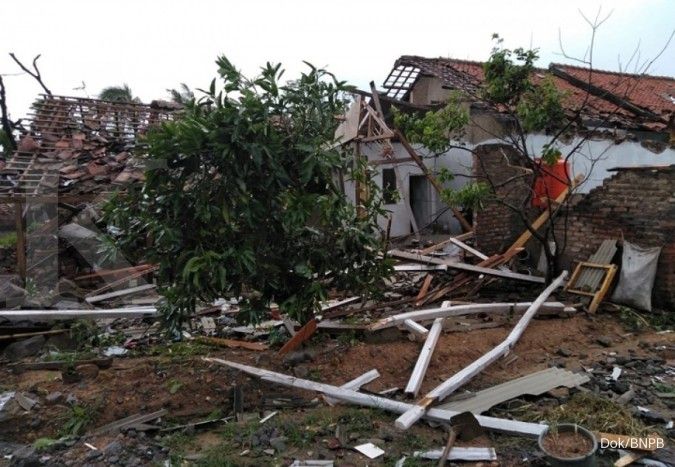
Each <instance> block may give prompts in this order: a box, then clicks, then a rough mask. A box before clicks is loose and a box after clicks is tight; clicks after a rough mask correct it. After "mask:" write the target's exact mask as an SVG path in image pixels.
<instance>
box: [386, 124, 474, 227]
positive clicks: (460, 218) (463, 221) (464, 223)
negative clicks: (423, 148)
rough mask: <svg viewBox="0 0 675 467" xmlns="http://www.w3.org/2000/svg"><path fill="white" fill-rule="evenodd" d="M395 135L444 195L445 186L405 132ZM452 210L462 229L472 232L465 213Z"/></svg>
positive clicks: (396, 132)
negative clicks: (404, 134) (406, 136)
mask: <svg viewBox="0 0 675 467" xmlns="http://www.w3.org/2000/svg"><path fill="white" fill-rule="evenodd" d="M394 133H395V135H396V136H397V137H398V140H399V142H400V143H401V146H403V148H404V149H405V150H406V151H407V153H408V154H410V157H412V158H413V160H414V161H415V163H416V164H417V165H418V167H419V168H420V169H421V170H422V173H423V174H424V175H425V176H426V177H427V179H428V180H429V181H430V182H431V185H432V186H433V187H434V188H435V189H436V192H438V194H439V195H442V193H443V186H442V185H441V183H440V182H439V181H438V180H437V179H436V177H434V176H433V174H432V173H431V171H430V170H429V168H428V167H427V166H426V164H425V163H424V161H423V160H422V158H421V157H420V156H419V155H418V154H417V152H416V151H415V149H414V148H413V147H412V146H411V145H410V143H409V142H408V140H407V139H406V138H405V136H403V133H401V132H400V131H398V130H395V131H394ZM450 210H451V211H452V215H453V216H455V219H457V221H458V222H459V224H460V225H461V226H462V230H464V232H471V230H472V229H473V227H472V226H471V224H469V222H468V221H467V220H466V218H465V217H464V215H463V214H462V213H461V212H459V210H458V209H457V208H455V207H454V206H450Z"/></svg>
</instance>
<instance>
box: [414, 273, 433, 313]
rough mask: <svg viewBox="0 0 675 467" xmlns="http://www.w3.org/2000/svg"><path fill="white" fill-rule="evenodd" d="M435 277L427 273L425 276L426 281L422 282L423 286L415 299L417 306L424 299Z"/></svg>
mask: <svg viewBox="0 0 675 467" xmlns="http://www.w3.org/2000/svg"><path fill="white" fill-rule="evenodd" d="M433 278H434V276H433V275H432V274H427V275H426V277H425V278H424V283H423V284H422V287H421V288H420V291H419V293H418V294H417V298H416V299H415V300H416V301H415V306H419V305H420V304H421V302H422V299H423V298H424V297H425V296H426V294H427V292H428V291H429V287H430V286H431V281H432V279H433Z"/></svg>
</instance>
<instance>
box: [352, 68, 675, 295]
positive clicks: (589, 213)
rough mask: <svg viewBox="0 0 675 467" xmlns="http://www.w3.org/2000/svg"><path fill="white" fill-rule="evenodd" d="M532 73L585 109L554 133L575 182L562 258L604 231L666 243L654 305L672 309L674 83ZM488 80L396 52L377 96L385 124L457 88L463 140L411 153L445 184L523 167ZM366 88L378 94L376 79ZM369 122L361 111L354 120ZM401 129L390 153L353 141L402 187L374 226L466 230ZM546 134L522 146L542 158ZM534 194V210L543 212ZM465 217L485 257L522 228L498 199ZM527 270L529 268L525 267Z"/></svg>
mask: <svg viewBox="0 0 675 467" xmlns="http://www.w3.org/2000/svg"><path fill="white" fill-rule="evenodd" d="M534 79H535V80H543V79H548V80H551V82H552V83H553V84H554V86H555V87H556V89H558V90H559V91H562V92H563V93H564V94H563V95H564V99H563V106H564V108H565V111H566V112H567V113H569V114H571V113H573V112H574V111H575V110H576V109H582V112H581V113H580V114H579V115H577V122H576V128H575V130H574V133H571V134H566V135H565V137H564V138H561V139H560V140H558V144H559V146H560V150H561V152H562V153H563V154H568V153H573V154H572V156H571V157H570V159H569V161H568V165H567V167H566V169H565V168H563V169H562V170H563V173H564V171H565V170H566V171H567V173H568V174H569V178H570V179H574V178H575V177H579V178H578V180H581V183H580V184H579V185H578V186H577V187H576V188H575V190H574V195H573V197H572V199H571V201H572V203H571V207H570V208H569V211H568V212H567V215H565V216H561V217H563V218H564V221H565V222H569V224H567V226H568V228H567V229H566V230H567V232H569V235H568V236H567V238H565V242H566V246H567V248H566V250H565V252H564V255H563V257H562V260H563V266H564V267H570V265H571V263H572V262H573V261H577V260H579V259H580V258H582V259H586V258H588V256H589V255H591V254H592V253H593V252H595V251H596V250H597V249H598V247H599V246H600V245H601V243H602V242H603V240H605V239H607V238H615V239H622V238H623V239H626V240H628V241H631V242H635V243H637V244H638V245H641V246H644V247H662V248H663V249H662V254H661V256H660V259H659V268H658V271H659V273H658V274H657V279H656V286H655V296H656V301H657V302H658V303H660V304H661V305H663V306H669V305H672V304H673V303H675V287H674V286H673V284H674V281H675V276H674V275H673V268H672V265H673V264H675V253H674V252H673V251H674V249H675V246H674V242H673V221H672V219H673V218H674V215H675V207H674V203H673V200H672V187H673V186H674V182H675V181H674V177H673V164H675V145H674V143H675V123H674V122H675V113H674V111H675V79H673V78H670V77H659V76H649V75H628V74H622V73H615V72H607V71H598V70H593V72H592V74H591V75H590V81H589V73H588V69H585V68H579V67H575V66H570V65H561V64H551V65H550V66H549V68H548V69H540V70H538V72H537V73H536V75H535V76H534ZM483 80H484V71H483V64H482V63H480V62H473V61H465V60H454V59H448V58H424V57H418V56H402V57H400V58H399V59H398V60H397V61H396V63H395V64H394V67H393V69H392V70H391V72H390V73H389V76H388V77H387V78H386V79H385V81H384V83H383V86H382V87H383V88H384V91H380V92H378V93H377V94H376V96H377V100H378V101H379V102H378V105H379V106H380V107H381V109H382V111H383V116H384V117H385V119H386V120H389V119H390V118H391V116H392V114H391V107H392V106H395V107H397V108H398V109H399V110H401V111H403V112H426V111H428V110H434V109H439V108H441V107H442V106H444V105H445V104H446V103H447V102H448V101H449V100H450V99H452V98H453V96H457V95H460V96H462V97H461V99H462V101H461V103H462V105H464V106H465V107H466V109H467V110H468V113H469V124H468V125H467V127H466V129H465V132H464V134H463V137H462V140H461V141H457V144H456V145H454V146H453V148H452V149H450V150H449V151H448V152H445V153H443V154H441V155H437V154H431V152H430V151H428V150H426V149H425V148H423V147H415V148H414V149H413V152H417V153H418V154H419V156H420V157H421V158H423V159H424V162H423V164H424V166H426V167H427V168H428V171H429V173H431V174H434V175H438V174H439V173H440V172H441V171H443V170H447V171H449V172H450V173H452V174H453V175H454V178H453V179H452V180H451V181H450V182H446V184H445V185H444V186H445V187H450V188H452V189H459V188H461V187H463V186H465V185H466V184H467V183H470V182H471V181H472V180H481V179H484V178H485V177H491V178H492V179H494V180H498V181H508V179H509V177H512V176H514V175H515V174H518V173H519V163H518V161H517V154H515V151H513V149H512V148H511V147H509V144H508V142H507V138H505V136H506V134H507V133H508V129H509V122H508V118H507V115H504V114H502V113H500V112H498V111H495V110H494V109H493V108H491V107H488V106H486V105H485V104H484V103H483V102H481V96H480V87H481V85H482V83H483ZM372 90H373V92H375V90H374V87H373V89H372ZM363 95H365V96H373V93H363ZM368 118H370V117H368ZM364 122H366V120H365V118H364V119H362V120H361V123H364ZM368 124H369V125H370V126H371V127H372V126H373V124H372V123H368ZM385 126H386V124H385ZM375 133H377V132H375ZM398 136H400V135H396V134H392V135H391V139H390V140H389V141H391V144H390V145H388V146H387V148H386V150H383V149H382V146H381V145H379V144H377V143H373V142H371V141H369V138H368V137H365V138H364V137H361V138H360V141H359V143H358V151H359V154H361V155H362V156H363V157H367V158H368V161H369V164H370V166H371V167H372V174H373V177H374V179H375V180H376V181H377V183H378V184H379V185H380V187H381V188H383V190H384V191H385V192H391V191H398V193H399V195H400V196H399V197H398V198H396V197H391V196H390V197H389V201H390V203H389V204H388V205H387V206H386V207H387V209H388V211H389V212H390V213H391V214H390V219H386V218H384V219H382V220H381V227H382V228H383V229H385V228H386V227H387V224H388V222H391V225H390V235H391V236H392V237H401V236H407V235H411V234H415V233H418V232H420V231H425V232H445V233H455V234H457V233H461V232H462V231H467V230H469V229H467V228H466V227H465V226H463V225H462V222H463V220H458V217H457V215H456V214H457V212H456V211H457V210H456V209H455V210H454V211H455V212H454V213H453V212H452V210H451V209H450V208H448V206H447V204H446V203H444V202H443V201H442V200H441V198H440V195H439V190H438V189H437V187H434V181H433V180H431V179H430V178H429V177H427V175H426V174H425V169H424V167H422V166H421V165H420V164H419V163H418V161H415V160H414V157H411V151H410V150H411V148H409V147H408V148H407V147H406V145H407V143H406V142H405V141H402V140H401V138H399V137H398ZM374 139H375V140H377V138H376V137H374ZM548 140H549V136H547V135H546V134H543V133H542V134H528V135H527V140H526V145H527V148H528V153H529V154H531V155H533V156H534V157H538V155H539V154H541V152H542V149H543V148H544V145H545V144H546V143H547V141H548ZM574 148H578V149H576V151H575V150H574ZM436 183H437V182H436ZM506 189H510V190H515V192H516V194H517V191H518V190H519V189H520V188H519V187H517V186H516V185H514V184H510V185H507V187H506ZM348 192H349V193H356V195H355V198H356V197H358V190H356V191H353V188H352V187H350V188H349V191H348ZM385 196H386V193H385ZM535 201H536V199H533V206H532V207H531V210H530V211H531V214H532V216H536V215H538V213H540V212H542V210H541V207H542V206H541V205H536V202H535ZM453 214H454V215H453ZM459 214H460V217H462V213H459ZM466 216H471V217H472V218H471V219H470V221H471V222H472V224H473V230H474V232H475V237H476V246H477V247H478V249H479V250H480V251H482V252H484V253H485V254H488V255H489V254H495V253H498V252H501V251H504V249H505V248H506V247H508V246H509V245H511V244H512V243H513V242H514V240H516V238H518V236H519V235H520V234H521V233H522V232H523V230H524V229H525V226H524V225H523V222H522V221H521V219H519V218H518V216H517V215H515V214H514V213H513V212H511V211H510V210H509V209H507V208H506V207H504V206H501V205H498V204H497V203H490V202H488V203H486V204H485V205H484V206H483V207H482V209H479V210H477V211H476V212H473V213H465V216H464V217H466ZM562 221H563V220H562V219H561V221H560V222H562ZM425 229H426V230H425ZM530 243H532V242H530ZM540 253H541V252H540V251H539V250H538V249H537V246H536V245H529V246H528V251H527V252H524V254H525V255H527V256H531V257H532V258H531V260H530V261H529V264H530V265H532V264H536V263H537V257H538V256H539V255H540ZM527 271H528V272H534V270H533V268H532V267H531V266H530V267H528V268H527Z"/></svg>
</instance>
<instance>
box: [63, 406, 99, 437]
mask: <svg viewBox="0 0 675 467" xmlns="http://www.w3.org/2000/svg"><path fill="white" fill-rule="evenodd" d="M93 421H94V414H93V413H92V411H91V410H90V409H89V408H87V407H83V406H81V405H73V406H72V407H71V409H70V414H69V416H68V418H67V419H66V422H65V423H64V425H63V427H62V428H61V435H62V436H78V435H80V434H82V433H83V432H84V429H85V428H86V427H87V426H88V425H89V424H90V423H91V422H93Z"/></svg>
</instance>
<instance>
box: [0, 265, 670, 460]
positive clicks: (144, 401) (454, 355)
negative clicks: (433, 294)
mask: <svg viewBox="0 0 675 467" xmlns="http://www.w3.org/2000/svg"><path fill="white" fill-rule="evenodd" d="M409 264H412V263H409ZM410 268H412V266H410ZM401 269H407V268H401ZM437 274H438V273H437ZM425 276H426V273H425V272H422V273H420V272H414V271H413V272H410V271H405V272H398V273H396V274H395V275H394V276H393V277H392V279H391V281H390V289H389V291H388V292H387V294H388V296H389V298H388V299H383V301H382V302H369V303H360V302H355V301H354V300H345V299H340V298H336V299H335V300H332V301H330V302H327V303H326V305H325V308H326V310H327V311H326V312H325V315H330V314H331V313H332V314H333V315H336V317H335V318H333V319H323V320H320V321H319V325H318V326H317V329H316V330H315V331H314V333H313V334H312V335H311V336H310V338H309V339H308V340H307V341H306V342H304V343H299V344H298V345H297V348H294V349H293V350H290V351H287V352H286V351H285V350H284V352H283V354H281V353H282V352H280V350H281V349H282V347H283V346H284V344H286V343H287V342H288V339H289V337H290V336H289V333H290V332H291V331H290V330H291V329H292V330H293V332H297V330H298V326H297V325H295V326H294V325H293V324H292V323H289V322H288V320H286V322H284V320H283V319H276V318H278V317H275V313H274V312H272V313H271V314H270V316H269V318H270V319H269V320H268V321H267V322H265V323H263V326H261V327H259V328H253V327H250V326H241V325H239V324H238V323H236V321H235V320H234V319H233V316H235V314H236V311H237V305H236V304H233V303H230V302H229V301H227V302H225V301H221V302H220V303H219V304H217V305H216V306H211V307H203V308H202V309H200V310H199V311H198V315H199V316H196V317H194V318H192V319H191V321H190V328H191V329H190V330H189V331H186V333H185V335H184V339H183V340H181V341H176V342H171V341H169V340H167V339H166V337H165V336H164V335H163V334H162V330H161V327H160V326H159V323H158V322H157V321H156V320H155V318H152V317H150V318H135V319H133V318H117V319H115V318H110V319H96V320H95V321H93V322H92V321H85V320H78V321H75V322H72V321H70V322H64V324H65V325H66V328H67V329H66V331H65V332H63V333H58V334H54V335H49V334H46V335H44V336H43V335H37V336H35V337H30V338H24V339H15V340H13V341H14V342H13V343H12V344H10V345H8V346H7V347H6V348H5V351H4V359H5V364H4V365H3V367H2V374H3V377H2V391H3V399H2V400H3V406H2V411H1V412H0V414H2V418H3V423H2V425H1V430H2V434H1V435H0V436H1V437H2V439H3V440H4V441H3V445H2V449H3V455H5V456H7V457H6V459H11V461H9V460H6V461H5V462H7V463H9V462H11V463H12V464H13V465H14V464H15V465H32V464H31V463H33V462H38V461H39V462H42V463H46V464H49V465H61V464H63V465H83V464H90V465H110V464H118V465H138V464H139V463H155V464H162V463H165V462H172V465H180V464H181V463H194V464H197V465H289V464H291V463H292V462H295V461H300V462H302V461H309V460H320V461H332V462H334V463H335V465H364V464H366V463H368V464H369V465H394V464H396V463H397V462H399V461H400V459H402V458H404V457H405V458H406V460H405V463H404V464H402V465H425V464H433V463H435V462H437V461H433V460H425V459H423V457H416V456H423V454H422V453H427V452H429V451H439V450H441V449H442V448H443V446H444V445H445V443H446V440H447V430H446V429H444V426H446V425H444V424H441V423H438V422H433V421H432V422H430V423H431V424H429V423H427V422H420V423H417V424H415V425H413V426H412V427H411V428H410V429H408V430H405V431H402V430H400V429H397V428H396V427H395V424H394V422H395V420H396V417H397V416H398V414H396V413H392V412H389V411H386V410H385V409H384V408H381V409H377V408H369V407H363V406H361V405H360V404H349V403H347V402H345V401H338V400H336V399H335V398H331V397H327V396H321V395H320V394H318V393H316V392H312V391H306V390H302V389H295V388H291V387H285V386H280V385H278V384H275V383H274V382H271V381H270V382H266V381H261V380H260V379H258V378H256V377H249V376H247V375H245V374H243V373H242V372H240V371H238V370H236V369H233V368H228V367H226V366H222V365H219V364H216V363H213V362H209V361H205V360H204V358H205V357H209V358H216V359H222V360H226V361H231V362H236V363H241V364H245V365H248V366H251V367H255V368H261V369H268V370H272V371H275V372H278V373H282V374H284V375H290V376H293V377H295V378H298V379H300V380H311V381H317V382H321V383H325V384H329V385H332V386H341V385H343V384H345V383H347V382H348V381H351V380H353V379H355V378H358V377H359V376H361V375H363V374H364V373H368V372H371V374H369V375H368V376H367V377H366V378H365V379H364V381H365V384H364V385H363V386H361V388H360V392H361V393H363V394H366V395H367V394H373V395H382V397H386V398H390V399H393V400H399V401H406V402H407V403H411V402H414V401H415V399H416V398H414V397H411V396H410V395H406V394H405V393H404V390H405V389H406V386H407V385H408V383H409V379H410V376H411V373H412V371H413V368H414V367H415V366H416V363H417V360H418V357H419V355H420V351H421V350H422V346H423V344H424V342H425V340H426V337H425V336H420V335H418V334H416V333H414V332H411V331H410V330H409V329H408V328H407V327H406V326H405V325H399V326H393V327H387V328H384V329H381V330H377V329H374V328H376V327H377V326H373V324H374V323H382V321H381V320H382V319H383V318H385V317H387V316H393V315H395V314H400V313H401V312H405V311H408V310H413V308H411V304H408V305H405V304H399V305H394V306H387V303H400V302H403V301H405V300H406V299H408V300H410V299H413V300H415V299H417V292H418V290H419V288H420V287H421V286H422V285H423V282H424V278H425ZM503 285H504V283H503V282H502V283H499V282H498V283H494V284H491V285H487V286H484V287H483V288H482V289H481V291H480V293H479V294H477V295H476V296H475V297H474V300H472V303H481V302H482V303H485V304H490V303H495V297H496V296H499V297H501V300H502V301H503V300H506V301H514V300H516V299H519V300H526V298H525V297H527V298H531V299H534V298H536V296H537V290H538V288H537V286H534V285H531V286H530V285H527V284H525V285H518V286H517V287H516V288H515V289H513V291H512V292H510V293H504V292H503ZM507 289H508V288H507ZM573 297H574V296H573V295H571V294H565V293H561V292H559V291H558V292H556V293H555V295H554V296H552V297H550V298H549V302H553V301H554V300H556V299H557V300H561V301H563V302H565V303H572V302H574V298H573ZM350 302H351V303H350ZM345 303H346V304H345ZM460 303H464V302H458V303H457V304H453V303H450V304H448V303H446V304H444V306H446V308H447V309H448V310H452V309H453V306H454V307H458V306H460ZM341 304H342V305H341ZM336 305H337V306H336ZM368 309H370V311H368ZM418 309H419V308H418ZM423 309H424V308H423ZM426 309H429V308H428V307H427V308H426ZM441 309H443V308H442V307H441ZM361 310H366V311H361ZM96 312H97V311H96V310H92V311H90V313H91V315H92V316H95V314H96ZM100 312H101V313H105V311H103V310H101V311H100ZM337 315H341V316H340V317H337ZM521 315H522V312H518V311H515V309H512V310H511V311H507V312H499V311H498V312H489V311H488V312H479V313H475V314H466V315H460V316H449V317H447V318H445V321H444V323H443V326H442V327H443V328H444V330H443V332H441V333H440V335H439V337H438V341H437V343H436V345H435V348H434V349H433V353H432V355H431V358H430V361H429V364H428V368H427V370H426V374H425V376H424V378H423V382H422V385H421V388H420V389H419V395H420V396H421V395H423V394H426V393H427V392H429V391H431V390H432V389H433V388H434V387H436V386H438V385H439V384H440V383H442V382H443V381H445V380H446V379H448V378H450V377H451V376H452V375H454V374H456V373H457V372H458V371H460V370H462V369H463V368H465V367H467V366H468V365H469V364H471V363H472V362H474V361H475V360H476V359H478V358H479V357H481V356H482V355H484V354H485V353H486V352H488V351H489V350H491V349H492V348H494V347H495V346H496V345H498V344H499V343H500V342H502V341H503V340H504V338H505V337H506V336H507V335H508V333H509V332H510V331H511V329H512V328H513V326H514V324H515V323H516V322H517V321H518V320H519V319H520V317H521ZM647 319H649V320H650V322H647ZM668 319H670V318H669V317H668V314H666V313H659V312H655V313H654V314H653V315H652V316H649V317H648V318H647V317H645V315H642V314H638V313H637V312H634V311H631V310H630V309H628V308H624V307H617V306H613V305H607V306H605V307H603V309H602V310H601V311H600V312H598V313H596V314H594V315H588V314H587V313H584V312H583V311H581V310H577V309H575V308H574V307H569V306H567V307H558V308H557V309H556V308H555V307H552V308H551V309H550V310H548V311H542V312H541V315H538V316H537V317H536V318H535V319H534V320H533V321H532V322H531V323H530V325H529V326H528V327H527V330H526V332H524V334H523V336H522V338H521V339H520V340H519V341H518V343H517V345H516V346H515V347H514V348H513V350H512V351H511V352H509V353H508V355H507V356H506V357H505V358H502V359H500V360H499V361H497V362H496V363H494V364H493V365H490V366H489V367H487V368H486V369H485V370H484V371H482V372H480V373H479V374H478V375H477V376H476V377H475V378H473V379H471V381H469V382H468V384H466V385H465V386H463V387H462V388H461V389H460V390H458V391H457V392H455V393H454V394H453V395H451V396H450V397H448V398H447V399H445V400H443V401H442V402H441V403H440V406H441V407H442V408H443V407H444V406H445V405H446V404H449V406H448V408H449V409H452V404H459V405H456V406H455V407H459V408H458V409H457V410H459V411H462V410H464V409H463V408H462V407H464V406H462V404H467V403H468V404H471V403H472V401H474V402H476V404H477V405H476V406H473V408H471V409H469V410H472V411H473V412H474V413H476V414H479V413H480V414H482V415H487V416H491V417H495V418H498V419H502V420H519V421H523V422H532V423H536V424H538V423H562V422H572V423H578V424H580V425H581V426H583V427H586V428H588V429H590V430H592V431H594V432H596V433H611V434H617V435H626V436H636V437H639V436H642V437H644V436H647V435H652V434H653V435H654V436H659V437H661V438H662V439H664V440H666V441H665V442H666V443H667V444H666V447H664V448H662V449H658V450H656V451H654V452H651V453H649V455H650V457H652V458H653V459H656V460H662V461H663V460H667V459H672V457H671V456H672V447H671V446H670V443H671V441H670V439H671V438H672V436H673V428H672V418H673V409H674V406H673V404H674V403H675V402H674V401H675V378H674V377H675V365H674V359H675V354H674V352H673V351H674V339H673V337H672V332H669V331H664V330H663V329H666V328H667V327H668V325H672V323H669V322H668V321H667V320H668ZM659 320H660V321H659ZM425 322H426V323H429V322H430V321H429V319H426V320H424V321H422V323H425ZM380 326H381V324H380ZM62 327H63V325H59V326H56V330H58V329H59V328H62ZM54 330H55V329H52V330H51V331H54ZM33 332H36V331H33ZM47 332H49V331H47ZM37 333H38V334H39V331H38V332H37ZM297 335H298V334H296V336H297ZM209 337H216V338H215V339H212V340H209V339H208V338H209ZM218 339H222V341H219V340H218ZM223 342H224V343H225V345H226V347H222V346H221V345H223ZM236 346H242V347H239V348H236ZM233 347H234V348H233ZM556 369H557V370H556ZM371 370H377V372H376V373H375V375H373V374H372V371H371ZM542 371H543V373H541V374H539V376H538V377H537V375H536V373H537V372H542ZM552 371H553V372H552ZM70 373H72V374H74V375H76V376H75V378H71V377H70ZM533 374H534V375H533ZM528 375H532V376H531V377H530V379H524V380H522V381H523V382H522V383H520V384H517V385H512V386H511V387H508V386H507V387H504V386H498V387H497V388H495V389H496V390H495V391H494V392H493V393H492V394H491V395H489V396H488V397H487V398H485V397H484V396H483V395H482V393H480V392H479V391H482V390H486V389H490V388H493V387H495V386H497V385H501V384H502V383H509V382H512V381H514V380H517V379H518V378H520V377H523V376H528ZM375 376H376V377H375ZM362 382H363V381H362ZM517 382H518V381H516V383H517ZM357 389H358V388H357ZM469 407H470V405H469ZM366 443H372V444H373V445H375V446H376V447H377V448H379V449H381V450H382V451H384V453H383V454H381V455H378V456H377V457H376V458H375V459H373V460H368V457H366V455H364V454H363V453H361V452H359V451H358V450H357V449H356V448H357V447H358V446H361V445H364V444H366ZM461 447H473V448H481V449H479V450H477V451H476V450H473V451H472V450H468V451H462V450H461V449H460V448H461ZM482 448H492V449H494V451H490V450H485V449H482ZM454 449H455V450H456V451H455V452H456V453H457V455H458V456H459V457H458V458H459V459H467V460H466V461H469V460H471V459H475V458H472V457H471V455H476V453H477V452H478V453H482V454H483V455H484V457H483V458H480V459H482V460H480V462H482V463H483V464H484V463H485V462H494V463H498V464H499V465H521V464H523V463H541V464H542V465H543V464H544V462H545V460H544V455H543V453H542V452H541V450H540V449H539V448H538V446H537V440H536V436H532V435H523V434H506V433H500V432H497V431H493V430H486V431H485V432H484V433H482V434H480V436H478V437H475V438H473V439H472V440H470V441H461V440H460V441H457V447H456V448H454ZM378 452H379V451H378ZM599 452H600V456H599V457H600V459H602V462H605V463H611V462H612V461H613V460H616V459H617V458H618V457H619V456H620V454H619V453H618V451H617V450H615V449H600V451H599ZM635 452H636V453H639V454H647V452H644V451H635ZM438 454H439V453H438V452H437V453H436V455H437V456H438ZM624 454H625V453H624ZM462 456H464V457H462ZM432 457H433V456H432ZM451 459H452V457H451ZM490 459H493V460H492V461H490ZM298 465H304V464H302V463H300V464H298ZM307 465H312V464H309V463H308V464H307ZM317 465H318V464H317Z"/></svg>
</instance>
